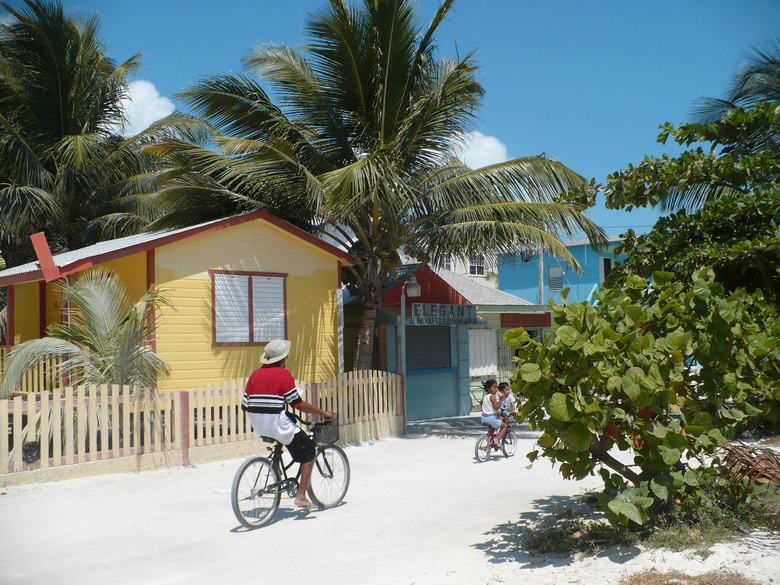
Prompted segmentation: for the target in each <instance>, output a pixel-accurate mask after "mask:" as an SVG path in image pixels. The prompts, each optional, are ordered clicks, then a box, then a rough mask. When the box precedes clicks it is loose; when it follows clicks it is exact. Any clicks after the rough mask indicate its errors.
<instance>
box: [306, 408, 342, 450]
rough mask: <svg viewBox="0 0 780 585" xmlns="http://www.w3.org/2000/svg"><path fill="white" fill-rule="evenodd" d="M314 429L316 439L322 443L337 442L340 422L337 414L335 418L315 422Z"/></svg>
mask: <svg viewBox="0 0 780 585" xmlns="http://www.w3.org/2000/svg"><path fill="white" fill-rule="evenodd" d="M312 430H313V431H314V439H315V440H316V441H317V442H318V443H320V444H326V443H335V442H336V441H338V440H339V423H338V420H336V415H335V414H334V415H333V420H328V421H323V422H318V423H314V426H313V427H312Z"/></svg>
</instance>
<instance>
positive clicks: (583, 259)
mask: <svg viewBox="0 0 780 585" xmlns="http://www.w3.org/2000/svg"><path fill="white" fill-rule="evenodd" d="M607 241H608V243H609V244H608V247H607V248H606V249H604V250H599V251H598V252H596V251H594V250H593V248H591V246H590V243H589V242H588V240H586V239H582V240H572V241H571V242H568V243H567V244H566V247H567V248H568V249H569V251H570V252H571V254H572V256H574V258H575V259H576V260H577V262H579V264H580V266H581V267H582V273H578V272H576V271H575V270H574V269H572V268H571V267H569V266H567V265H566V264H565V263H564V262H563V261H562V260H560V259H559V258H555V257H554V256H552V255H550V254H544V255H543V256H542V259H541V263H540V261H539V255H538V254H535V253H528V254H525V253H517V254H502V255H500V256H499V257H498V289H499V290H501V291H504V292H507V293H509V294H512V295H515V296H518V297H521V298H523V299H528V300H529V301H531V302H536V303H537V304H540V305H542V304H549V299H550V298H552V299H554V300H555V302H556V303H560V302H561V291H563V289H565V288H568V289H570V291H569V296H568V300H569V301H570V302H575V301H576V302H582V301H587V300H591V301H592V300H593V293H594V292H596V291H598V287H599V285H600V284H601V283H602V282H604V279H605V278H606V277H607V275H608V274H609V273H610V271H611V270H612V267H613V266H614V264H615V262H620V261H622V260H624V259H625V257H626V256H625V254H623V255H620V256H618V257H617V258H616V257H615V254H614V249H615V247H616V246H617V245H618V244H619V243H620V237H618V236H610V237H608V238H607Z"/></svg>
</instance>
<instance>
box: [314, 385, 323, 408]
mask: <svg viewBox="0 0 780 585" xmlns="http://www.w3.org/2000/svg"><path fill="white" fill-rule="evenodd" d="M311 403H312V404H313V405H314V406H316V407H317V408H322V407H321V406H320V393H319V383H317V382H312V383H311Z"/></svg>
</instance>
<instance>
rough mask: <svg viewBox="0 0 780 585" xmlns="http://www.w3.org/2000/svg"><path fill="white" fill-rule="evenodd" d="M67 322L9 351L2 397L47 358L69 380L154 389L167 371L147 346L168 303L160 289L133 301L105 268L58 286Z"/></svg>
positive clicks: (94, 385) (2, 385)
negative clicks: (159, 310)
mask: <svg viewBox="0 0 780 585" xmlns="http://www.w3.org/2000/svg"><path fill="white" fill-rule="evenodd" d="M59 286H60V294H61V295H62V306H63V307H67V308H68V321H69V322H68V323H65V324H63V325H59V324H54V325H50V326H49V327H48V329H47V336H46V337H44V338H42V339H33V340H30V341H25V342H23V343H20V344H19V345H17V346H15V347H14V348H13V349H12V350H11V351H10V352H9V354H8V363H7V366H6V370H5V373H4V376H3V379H2V384H0V398H6V397H7V396H8V395H9V393H10V392H13V390H14V389H15V388H17V387H18V386H19V384H20V382H21V380H22V377H23V376H24V375H25V373H26V372H28V371H30V370H34V369H36V368H38V366H39V365H40V364H41V363H42V362H45V361H46V360H49V359H52V358H54V359H55V360H58V361H59V365H58V366H57V371H55V372H54V373H55V375H61V374H63V373H65V372H67V374H68V377H69V382H70V384H72V385H74V386H76V385H81V384H84V385H87V386H90V387H96V386H99V385H102V384H116V385H126V386H131V387H139V388H154V387H155V386H156V383H157V380H158V379H160V378H164V377H166V376H167V375H168V374H169V368H168V365H167V364H166V363H165V362H164V361H163V360H162V359H161V358H160V357H158V356H157V354H155V353H154V352H153V351H152V350H151V349H150V348H149V346H148V343H149V340H150V339H151V335H152V334H153V331H154V326H155V315H157V314H159V313H158V312H157V311H156V309H158V308H159V307H160V306H161V305H169V304H170V303H169V301H168V300H167V298H166V297H165V295H164V294H163V293H161V292H160V291H159V290H152V291H149V292H147V293H146V294H144V295H143V296H142V297H141V298H140V299H138V300H137V301H135V302H132V301H131V300H130V299H129V298H128V296H127V291H126V290H125V289H124V287H123V286H122V284H121V282H120V281H119V278H118V277H117V276H116V275H115V274H114V273H112V272H110V271H107V270H104V269H100V268H98V269H95V270H94V271H91V272H88V273H86V274H83V275H82V276H80V277H79V278H78V279H77V280H76V282H75V283H74V284H73V285H70V284H68V283H67V282H62V283H61V284H60V285H59Z"/></svg>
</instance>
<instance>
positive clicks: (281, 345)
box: [260, 339, 292, 364]
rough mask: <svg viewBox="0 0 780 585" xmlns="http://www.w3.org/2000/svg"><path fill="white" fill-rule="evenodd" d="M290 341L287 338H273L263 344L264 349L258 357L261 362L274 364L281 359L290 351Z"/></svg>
mask: <svg viewBox="0 0 780 585" xmlns="http://www.w3.org/2000/svg"><path fill="white" fill-rule="evenodd" d="M291 345H292V341H288V340H287V339H273V340H271V341H269V342H268V345H266V346H265V351H264V352H263V355H262V356H261V357H260V363H261V364H275V363H276V362H280V361H282V360H283V359H284V358H286V357H287V355H288V354H289V353H290V346H291Z"/></svg>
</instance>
